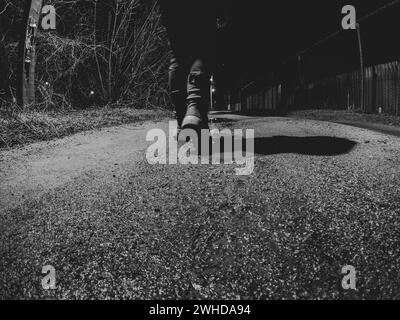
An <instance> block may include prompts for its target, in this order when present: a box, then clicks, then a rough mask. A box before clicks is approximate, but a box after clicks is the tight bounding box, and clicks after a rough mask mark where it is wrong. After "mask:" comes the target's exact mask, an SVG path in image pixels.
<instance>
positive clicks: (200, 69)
mask: <svg viewBox="0 0 400 320" xmlns="http://www.w3.org/2000/svg"><path fill="white" fill-rule="evenodd" d="M190 3H191V8H190V18H191V19H190V25H189V26H188V29H189V32H190V33H189V34H190V45H189V47H190V50H191V52H190V55H191V65H190V71H189V77H188V83H187V112H186V115H185V118H184V121H183V125H182V126H183V127H187V128H189V127H190V128H193V129H196V130H198V129H202V128H208V118H207V112H208V106H209V103H210V77H211V74H212V70H213V67H214V60H215V59H214V56H215V46H216V43H215V42H216V39H215V38H216V19H215V8H214V7H215V4H213V3H212V2H211V1H209V0H202V1H195V0H192V1H190Z"/></svg>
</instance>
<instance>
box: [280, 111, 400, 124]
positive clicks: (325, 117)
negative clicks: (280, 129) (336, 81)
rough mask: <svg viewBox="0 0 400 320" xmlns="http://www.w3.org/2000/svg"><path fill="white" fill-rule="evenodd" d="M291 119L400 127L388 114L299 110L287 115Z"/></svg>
mask: <svg viewBox="0 0 400 320" xmlns="http://www.w3.org/2000/svg"><path fill="white" fill-rule="evenodd" d="M287 116H288V117H292V118H304V119H315V120H322V121H334V122H335V121H336V122H340V121H354V122H365V123H377V124H383V125H389V126H396V127H400V117H398V116H392V115H388V114H366V113H357V112H352V111H347V110H330V109H328V110H325V109H324V110H299V111H291V112H289V113H288V114H287Z"/></svg>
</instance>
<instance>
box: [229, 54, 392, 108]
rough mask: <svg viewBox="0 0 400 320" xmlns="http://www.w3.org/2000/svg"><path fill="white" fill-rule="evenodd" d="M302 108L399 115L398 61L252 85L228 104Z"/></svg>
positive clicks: (238, 106) (249, 106) (247, 106)
mask: <svg viewBox="0 0 400 320" xmlns="http://www.w3.org/2000/svg"><path fill="white" fill-rule="evenodd" d="M363 78H364V79H363ZM362 86H363V90H362ZM255 87H257V89H255ZM362 93H363V94H362ZM304 108H316V109H323V108H329V109H347V110H355V111H361V112H368V113H378V112H382V113H385V114H391V115H397V116H399V115H400V62H398V61H395V62H390V63H386V64H380V65H376V66H371V67H367V68H365V69H364V77H362V73H361V70H358V71H353V72H350V73H346V74H340V75H336V76H333V77H330V78H327V79H323V80H320V81H317V82H313V83H305V84H303V85H297V86H295V85H288V84H285V82H284V81H282V83H279V84H275V85H273V86H267V87H261V88H260V86H259V85H257V84H256V85H255V86H253V88H250V90H242V91H241V97H240V101H236V102H233V103H230V105H229V109H230V110H235V111H265V112H269V111H278V112H279V111H280V110H295V109H304Z"/></svg>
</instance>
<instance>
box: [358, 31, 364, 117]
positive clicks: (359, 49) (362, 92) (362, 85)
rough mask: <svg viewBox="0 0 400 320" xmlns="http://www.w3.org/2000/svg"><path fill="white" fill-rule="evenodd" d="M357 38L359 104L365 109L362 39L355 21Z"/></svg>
mask: <svg viewBox="0 0 400 320" xmlns="http://www.w3.org/2000/svg"><path fill="white" fill-rule="evenodd" d="M357 39H358V51H359V53H360V73H361V84H360V86H361V93H360V94H361V97H360V105H361V110H362V111H365V109H364V55H363V48H362V41H361V31H360V24H359V23H357Z"/></svg>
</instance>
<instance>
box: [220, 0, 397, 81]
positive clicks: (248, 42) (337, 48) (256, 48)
mask: <svg viewBox="0 0 400 320" xmlns="http://www.w3.org/2000/svg"><path fill="white" fill-rule="evenodd" d="M390 2H392V0H352V1H344V0H297V1H296V0H278V1H277V0H275V1H272V0H247V1H234V0H232V2H231V4H232V10H231V17H232V20H231V22H230V24H229V25H228V27H227V28H226V29H225V30H224V31H223V32H222V33H221V35H220V36H221V40H220V41H219V44H220V48H219V53H220V57H221V59H220V61H222V62H221V63H224V65H225V67H224V68H225V70H226V71H227V73H228V74H229V73H233V74H235V76H236V77H240V79H241V81H242V82H246V81H249V80H251V79H253V78H255V77H257V76H259V75H261V74H264V73H265V72H268V71H270V70H274V69H276V68H277V67H278V66H279V63H280V62H282V61H283V60H285V59H287V58H288V57H291V56H293V55H294V54H295V53H297V52H298V51H300V50H302V49H304V48H307V47H309V46H310V45H311V44H313V43H315V42H316V41H318V40H320V39H322V38H324V37H325V36H326V35H329V34H331V33H332V32H334V31H336V30H339V29H340V28H341V20H342V17H343V15H342V14H341V9H342V7H343V6H344V5H346V4H352V5H354V6H355V7H356V9H357V18H360V17H362V16H364V15H365V14H367V13H369V12H372V11H374V10H375V9H377V8H379V7H381V6H383V5H385V4H388V3H390ZM399 8H400V3H399V4H396V5H395V6H394V7H393V8H392V9H388V10H385V12H384V13H381V14H379V15H377V16H376V17H374V18H371V19H370V20H369V21H367V22H365V23H363V24H362V25H361V26H362V28H363V27H364V28H363V29H364V30H363V29H361V30H362V31H363V34H362V36H363V38H364V39H365V42H366V43H365V46H366V48H367V49H366V50H368V52H367V58H368V59H370V60H371V63H373V60H374V59H375V58H374V57H375V56H376V55H378V56H381V58H382V59H383V60H385V59H386V58H383V55H381V54H380V53H379V52H381V53H382V50H385V51H387V52H386V53H385V54H387V53H388V52H389V51H390V52H394V50H393V48H391V47H390V46H391V44H390V42H391V43H393V42H400V41H399V40H398V39H399V38H400V37H399V32H400V25H399V21H400V18H399V17H400V15H399V13H400V10H399ZM396 10H397V11H396ZM394 12H396V13H397V15H395V14H394ZM394 34H397V36H396V37H395V38H394V39H391V40H390V41H389V40H388V38H390V37H391V36H392V37H393V35H394ZM385 39H387V40H385ZM395 39H396V40H395ZM356 40H357V38H356V33H355V32H354V31H349V32H348V33H347V34H342V35H340V36H339V37H338V39H333V40H331V41H330V43H326V44H324V45H322V46H321V48H318V49H316V50H314V51H315V52H313V53H311V54H310V56H309V57H305V58H308V59H309V60H310V61H314V60H315V61H317V60H318V59H320V58H321V57H322V56H327V57H329V56H331V57H335V58H336V59H338V58H340V59H342V60H343V59H345V60H346V61H345V62H344V63H342V65H343V66H345V65H346V67H343V68H347V67H348V68H350V65H351V64H353V63H354V59H355V58H356V57H357V55H358V47H357V42H356ZM383 40H385V43H383V42H384V41H383ZM385 46H388V47H387V48H386V47H385ZM397 47H398V44H397ZM355 49H357V50H355ZM318 50H319V51H320V52H317V51H318ZM375 51H378V53H376V52H375ZM397 53H398V52H397V51H396V54H397ZM313 55H314V56H313ZM390 58H392V57H390ZM387 59H389V58H387ZM325 60H326V61H328V60H329V59H325ZM347 60H348V61H347ZM336 62H338V61H336Z"/></svg>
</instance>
